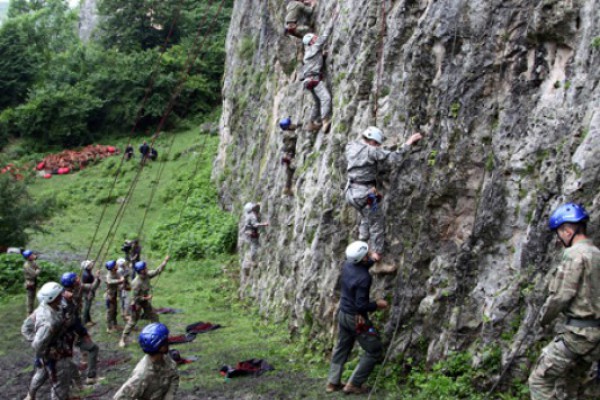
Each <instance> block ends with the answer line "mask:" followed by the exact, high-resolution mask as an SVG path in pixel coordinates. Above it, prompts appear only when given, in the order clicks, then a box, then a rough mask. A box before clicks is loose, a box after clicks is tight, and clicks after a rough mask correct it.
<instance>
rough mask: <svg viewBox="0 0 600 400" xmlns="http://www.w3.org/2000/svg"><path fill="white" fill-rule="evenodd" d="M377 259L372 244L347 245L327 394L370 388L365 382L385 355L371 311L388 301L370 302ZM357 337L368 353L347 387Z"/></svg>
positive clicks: (383, 306) (363, 390) (365, 391)
mask: <svg viewBox="0 0 600 400" xmlns="http://www.w3.org/2000/svg"><path fill="white" fill-rule="evenodd" d="M377 261H379V258H378V256H377V254H375V253H371V252H369V245H368V244H367V243H365V242H361V241H356V242H353V243H351V244H350V245H349V246H348V247H347V248H346V261H345V262H344V265H343V267H342V278H341V281H342V296H341V298H340V309H339V312H338V317H337V318H338V330H339V338H338V342H337V345H336V346H335V349H334V350H333V355H332V356H331V366H330V367H329V376H328V378H327V380H328V382H327V387H326V388H325V391H326V392H327V393H332V392H335V391H338V390H342V391H343V392H344V393H346V394H361V393H368V391H369V389H367V388H366V387H363V386H362V384H363V383H364V382H366V380H367V378H368V377H369V374H370V373H371V371H373V368H374V367H375V364H377V362H379V360H380V358H381V356H382V354H383V345H382V344H381V339H380V337H379V333H378V332H377V330H376V329H375V327H374V326H373V324H372V323H371V321H370V320H369V315H368V314H369V313H370V312H373V311H375V310H384V309H386V308H388V303H387V301H385V300H383V299H378V300H376V301H369V291H370V290H371V281H372V278H371V275H370V274H369V268H371V267H372V266H373V265H374V264H375V263H376V262H377ZM357 340H358V343H359V344H360V347H362V349H363V350H364V351H365V353H364V354H363V355H362V356H361V357H360V362H359V363H358V366H357V367H356V369H355V370H354V372H353V373H352V376H351V377H350V380H349V381H348V383H347V384H346V385H345V386H344V385H343V384H342V383H341V377H342V372H343V371H344V364H346V362H347V361H348V357H349V356H350V353H351V352H352V347H354V342H355V341H357Z"/></svg>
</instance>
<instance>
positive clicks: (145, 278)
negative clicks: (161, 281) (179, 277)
mask: <svg viewBox="0 0 600 400" xmlns="http://www.w3.org/2000/svg"><path fill="white" fill-rule="evenodd" d="M167 262H169V256H166V257H165V259H164V260H163V262H162V263H161V264H160V265H159V266H158V268H156V269H155V270H152V271H148V268H147V266H146V262H145V261H138V262H136V263H135V265H134V266H133V269H134V270H135V272H136V273H137V276H136V277H135V279H134V280H133V282H132V283H131V316H130V317H129V320H128V321H127V325H125V329H123V336H121V341H120V342H119V346H120V347H125V346H126V345H127V339H128V337H129V334H130V333H131V331H132V329H133V328H134V327H135V326H136V325H137V322H138V321H139V320H140V318H142V315H143V316H144V318H146V319H148V320H150V321H151V322H158V314H156V312H155V311H154V309H153V308H152V294H151V293H152V286H151V285H150V280H151V279H152V278H155V277H157V276H159V275H160V274H161V272H163V270H164V269H165V267H166V266H167Z"/></svg>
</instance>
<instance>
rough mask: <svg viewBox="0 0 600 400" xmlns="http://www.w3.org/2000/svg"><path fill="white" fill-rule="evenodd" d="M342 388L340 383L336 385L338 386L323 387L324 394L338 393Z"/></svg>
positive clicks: (328, 384) (331, 384)
mask: <svg viewBox="0 0 600 400" xmlns="http://www.w3.org/2000/svg"><path fill="white" fill-rule="evenodd" d="M343 388H344V385H343V384H341V383H338V384H335V383H327V386H326V387H325V393H333V392H339V391H340V390H342V389H343Z"/></svg>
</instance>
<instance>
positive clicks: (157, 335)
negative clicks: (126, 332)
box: [138, 322, 169, 354]
mask: <svg viewBox="0 0 600 400" xmlns="http://www.w3.org/2000/svg"><path fill="white" fill-rule="evenodd" d="M168 340H169V328H167V326H166V325H165V324H161V323H160V322H154V323H152V324H150V325H147V326H145V327H144V329H142V332H141V333H140V336H139V338H138V342H139V344H140V347H141V348H142V350H143V351H144V353H148V354H156V353H158V352H159V350H160V348H161V347H162V346H164V345H166V344H168Z"/></svg>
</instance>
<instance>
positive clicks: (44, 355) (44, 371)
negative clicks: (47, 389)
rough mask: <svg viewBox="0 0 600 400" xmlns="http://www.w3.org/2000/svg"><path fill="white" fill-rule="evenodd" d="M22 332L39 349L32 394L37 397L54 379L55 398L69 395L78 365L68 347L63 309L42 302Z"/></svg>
mask: <svg viewBox="0 0 600 400" xmlns="http://www.w3.org/2000/svg"><path fill="white" fill-rule="evenodd" d="M21 333H22V334H23V336H25V338H26V339H27V340H28V341H31V342H32V344H31V346H32V347H33V349H34V351H35V358H36V366H35V372H34V375H33V377H32V378H31V383H30V385H29V395H30V397H31V398H32V399H35V396H36V393H37V391H38V390H39V388H40V387H41V386H42V385H43V384H44V383H45V382H46V380H47V379H48V377H50V378H51V382H52V389H51V398H52V400H66V399H68V398H69V391H70V388H71V382H72V380H73V373H74V367H73V363H72V361H71V354H68V349H67V348H66V347H65V341H64V333H65V331H64V318H63V314H62V312H61V311H59V310H55V309H53V308H52V307H50V306H49V305H47V304H41V305H40V306H39V307H38V308H37V309H36V310H35V311H34V313H32V314H31V315H30V316H29V317H28V318H27V319H26V320H25V321H24V322H23V326H22V327H21Z"/></svg>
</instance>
